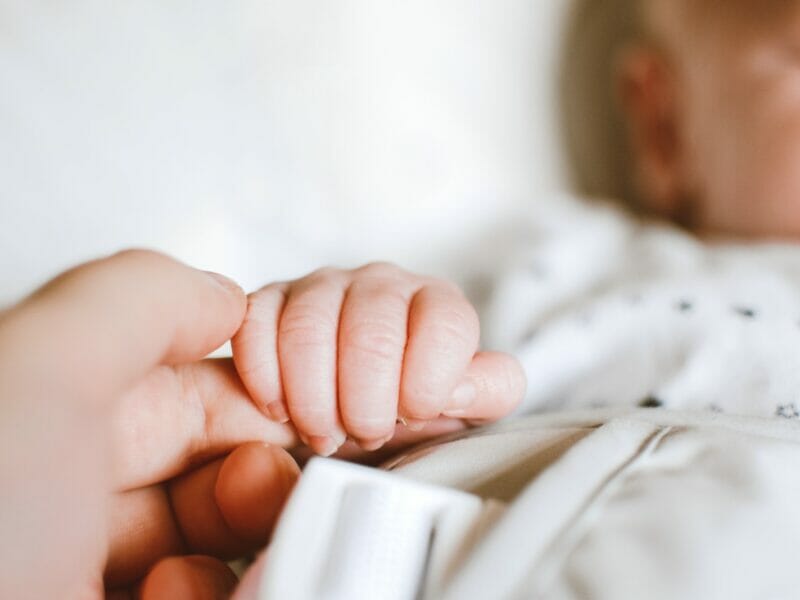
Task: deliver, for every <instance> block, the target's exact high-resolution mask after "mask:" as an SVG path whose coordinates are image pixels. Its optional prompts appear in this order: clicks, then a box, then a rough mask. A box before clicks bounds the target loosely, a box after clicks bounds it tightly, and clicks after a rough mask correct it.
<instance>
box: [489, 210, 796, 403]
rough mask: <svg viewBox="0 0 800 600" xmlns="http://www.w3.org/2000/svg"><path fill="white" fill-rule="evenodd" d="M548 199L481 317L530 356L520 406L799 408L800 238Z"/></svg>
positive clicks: (493, 340) (498, 337) (494, 342)
mask: <svg viewBox="0 0 800 600" xmlns="http://www.w3.org/2000/svg"><path fill="white" fill-rule="evenodd" d="M552 206H553V207H554V208H553V210H552V211H551V213H550V215H549V217H541V218H540V219H539V220H537V222H536V223H535V224H533V225H531V228H530V231H529V232H528V235H527V236H526V241H525V242H524V243H523V244H521V250H520V252H519V253H518V255H517V257H516V258H515V259H514V262H513V264H511V265H510V266H509V267H508V268H507V270H506V272H505V274H504V275H503V276H501V277H500V278H499V279H500V280H499V282H498V283H497V285H496V288H495V293H494V297H493V300H492V302H491V303H490V304H489V307H488V309H487V310H486V314H485V318H484V320H483V326H484V332H485V336H486V338H487V345H489V346H490V347H496V348H502V349H506V350H510V351H512V352H515V353H516V354H517V355H518V356H519V358H520V360H521V361H522V363H523V365H524V367H525V370H526V372H527V375H528V381H529V388H528V395H527V399H526V403H525V405H524V406H523V407H522V409H521V412H527V411H530V410H544V409H564V408H570V407H572V408H575V407H588V406H610V405H636V404H638V403H640V402H645V403H648V404H661V405H663V406H666V407H669V408H681V409H701V410H709V409H710V410H716V411H719V410H722V411H726V412H732V413H737V414H752V415H761V416H775V415H777V416H785V417H789V418H798V417H800V246H798V245H796V244H769V243H752V244H746V243H733V242H726V241H723V240H716V241H706V242H703V241H700V240H698V239H696V238H694V237H692V236H690V235H688V234H686V233H684V232H683V231H681V230H679V229H677V228H675V227H671V226H669V225H666V224H658V223H649V222H639V221H637V220H635V219H633V218H632V217H629V216H628V215H626V214H624V213H622V212H621V211H619V210H617V209H614V208H612V207H609V206H604V205H600V204H597V203H583V202H580V201H576V200H569V199H563V200H562V202H561V203H560V204H559V205H556V204H553V205H552ZM556 206H560V208H557V209H556V208H555V207H556Z"/></svg>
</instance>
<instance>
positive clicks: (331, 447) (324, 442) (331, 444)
mask: <svg viewBox="0 0 800 600" xmlns="http://www.w3.org/2000/svg"><path fill="white" fill-rule="evenodd" d="M308 445H309V446H311V449H312V450H313V451H314V452H316V453H317V454H319V455H320V456H331V455H333V454H336V451H337V450H338V449H339V444H337V443H336V441H335V440H334V439H333V438H331V437H327V436H326V437H319V436H316V437H311V438H310V439H309V440H308Z"/></svg>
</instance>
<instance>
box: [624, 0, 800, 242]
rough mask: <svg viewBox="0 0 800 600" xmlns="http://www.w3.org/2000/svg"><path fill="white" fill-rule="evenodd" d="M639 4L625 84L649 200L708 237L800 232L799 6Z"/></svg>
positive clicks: (774, 2)
mask: <svg viewBox="0 0 800 600" xmlns="http://www.w3.org/2000/svg"><path fill="white" fill-rule="evenodd" d="M642 7H643V9H644V14H643V22H644V35H643V36H642V39H641V40H640V41H639V42H638V43H636V44H634V45H633V46H632V47H630V48H629V49H628V50H627V51H626V52H625V53H624V55H623V58H622V60H621V61H620V64H621V69H620V91H621V98H622V107H623V109H624V113H625V115H626V117H627V121H628V124H629V132H630V140H631V146H632V147H633V150H634V155H635V157H636V169H637V174H638V181H639V189H640V196H641V198H642V201H643V204H644V205H645V207H646V208H647V209H649V210H650V211H651V212H655V213H658V214H661V215H664V216H667V217H669V218H672V219H675V220H678V221H681V222H683V223H684V224H685V225H687V226H688V227H689V228H691V229H693V230H695V231H697V232H698V233H700V234H708V235H725V236H739V237H750V238H788V239H795V238H797V237H798V236H800V202H798V200H797V199H798V198H800V169H798V168H797V165H798V164H800V7H798V5H797V3H796V2H793V1H789V0H769V1H766V2H763V1H762V2H755V0H731V1H729V2H725V3H724V5H723V4H722V3H719V2H713V1H712V0H703V1H699V2H698V1H690V0H645V1H644V2H643V5H642Z"/></svg>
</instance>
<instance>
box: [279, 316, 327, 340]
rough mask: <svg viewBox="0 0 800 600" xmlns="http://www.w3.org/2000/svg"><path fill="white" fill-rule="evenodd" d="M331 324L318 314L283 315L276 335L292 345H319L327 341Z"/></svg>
mask: <svg viewBox="0 0 800 600" xmlns="http://www.w3.org/2000/svg"><path fill="white" fill-rule="evenodd" d="M331 329H332V328H331V326H330V324H328V323H326V322H325V320H324V319H322V318H320V317H319V316H318V315H314V314H310V313H307V312H298V313H295V314H288V315H284V317H283V318H282V319H281V322H280V326H279V328H278V336H279V337H280V339H281V340H282V342H284V343H287V342H288V343H291V344H292V345H294V346H319V345H323V344H326V343H329V341H330V338H331Z"/></svg>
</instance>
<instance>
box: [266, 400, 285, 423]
mask: <svg viewBox="0 0 800 600" xmlns="http://www.w3.org/2000/svg"><path fill="white" fill-rule="evenodd" d="M267 414H269V417H270V418H271V419H272V420H273V421H277V422H278V423H288V422H289V413H287V412H286V407H285V406H284V405H283V402H281V401H279V400H278V401H276V402H270V403H269V404H267Z"/></svg>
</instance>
